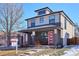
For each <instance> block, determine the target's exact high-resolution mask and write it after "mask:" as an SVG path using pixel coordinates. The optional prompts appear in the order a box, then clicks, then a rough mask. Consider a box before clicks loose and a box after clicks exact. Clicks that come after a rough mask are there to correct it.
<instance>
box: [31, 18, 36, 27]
mask: <svg viewBox="0 0 79 59" xmlns="http://www.w3.org/2000/svg"><path fill="white" fill-rule="evenodd" d="M34 26H35V19H32V22H31V27H34Z"/></svg>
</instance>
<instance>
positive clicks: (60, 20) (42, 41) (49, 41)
mask: <svg viewBox="0 0 79 59" xmlns="http://www.w3.org/2000/svg"><path fill="white" fill-rule="evenodd" d="M35 12H36V13H37V15H36V16H35V17H31V18H28V19H25V20H26V21H27V29H24V30H21V32H23V33H25V34H26V35H25V36H26V40H25V41H27V44H28V45H54V46H55V45H63V46H66V45H67V40H68V39H69V38H72V37H74V36H75V35H74V28H75V24H74V23H73V21H72V20H71V19H70V18H69V17H68V16H67V15H66V14H65V13H64V11H52V10H51V9H50V8H48V7H45V8H41V9H38V10H35Z"/></svg>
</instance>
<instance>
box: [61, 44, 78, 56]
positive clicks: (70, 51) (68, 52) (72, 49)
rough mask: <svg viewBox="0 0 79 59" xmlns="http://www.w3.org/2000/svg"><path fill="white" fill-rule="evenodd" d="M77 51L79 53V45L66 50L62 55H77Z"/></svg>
mask: <svg viewBox="0 0 79 59" xmlns="http://www.w3.org/2000/svg"><path fill="white" fill-rule="evenodd" d="M77 53H79V45H74V46H73V47H71V48H70V49H69V50H68V51H64V55H62V56H75V55H76V54H77Z"/></svg>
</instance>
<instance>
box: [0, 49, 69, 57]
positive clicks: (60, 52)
mask: <svg viewBox="0 0 79 59" xmlns="http://www.w3.org/2000/svg"><path fill="white" fill-rule="evenodd" d="M67 49H68V48H62V49H53V48H47V49H42V50H40V51H39V52H37V51H32V50H27V49H23V50H22V49H21V50H18V54H16V50H5V51H0V56H18V55H21V54H26V55H32V56H41V55H42V56H44V55H49V56H60V55H63V54H64V53H63V52H64V51H65V50H67ZM29 52H35V53H32V54H30V53H29Z"/></svg>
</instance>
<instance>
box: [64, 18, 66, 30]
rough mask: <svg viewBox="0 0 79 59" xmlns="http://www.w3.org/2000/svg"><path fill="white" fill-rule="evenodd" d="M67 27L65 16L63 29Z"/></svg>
mask: <svg viewBox="0 0 79 59" xmlns="http://www.w3.org/2000/svg"><path fill="white" fill-rule="evenodd" d="M66 28H67V19H66V18H65V20H64V29H66Z"/></svg>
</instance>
